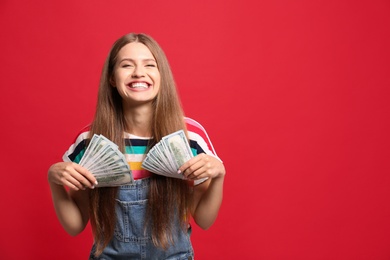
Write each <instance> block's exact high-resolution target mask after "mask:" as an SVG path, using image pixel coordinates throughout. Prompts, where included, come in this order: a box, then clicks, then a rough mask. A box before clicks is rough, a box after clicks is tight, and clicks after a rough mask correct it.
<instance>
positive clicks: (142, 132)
mask: <svg viewBox="0 0 390 260" xmlns="http://www.w3.org/2000/svg"><path fill="white" fill-rule="evenodd" d="M152 115H153V111H152V106H151V105H144V106H138V107H131V108H125V120H126V131H127V132H129V133H130V134H133V135H136V136H140V137H151V135H152V133H151V121H152Z"/></svg>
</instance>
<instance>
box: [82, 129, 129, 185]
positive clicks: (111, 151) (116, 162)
mask: <svg viewBox="0 0 390 260" xmlns="http://www.w3.org/2000/svg"><path fill="white" fill-rule="evenodd" d="M79 164H80V165H81V166H83V167H84V168H86V169H87V170H88V171H90V172H91V173H92V174H93V175H94V176H95V177H96V179H97V181H98V187H113V186H120V185H123V184H128V183H132V182H133V181H134V178H133V175H132V172H131V169H130V166H129V164H128V163H127V160H126V157H125V156H124V154H123V153H122V152H121V151H120V150H119V149H118V146H117V145H116V144H115V143H113V142H112V141H111V140H109V139H108V138H106V137H105V136H103V135H96V134H95V135H94V136H93V137H92V138H91V141H90V143H89V145H88V147H87V149H86V150H85V153H84V155H83V157H82V158H81V160H80V162H79Z"/></svg>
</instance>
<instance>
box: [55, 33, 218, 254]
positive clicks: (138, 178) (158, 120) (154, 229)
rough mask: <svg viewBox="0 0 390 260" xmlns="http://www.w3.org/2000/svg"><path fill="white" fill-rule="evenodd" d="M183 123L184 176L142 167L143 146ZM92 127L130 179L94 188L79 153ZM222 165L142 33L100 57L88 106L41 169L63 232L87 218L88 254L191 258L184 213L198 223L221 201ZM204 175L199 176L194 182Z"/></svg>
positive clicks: (207, 220)
mask: <svg viewBox="0 0 390 260" xmlns="http://www.w3.org/2000/svg"><path fill="white" fill-rule="evenodd" d="M181 129H182V130H184V131H185V133H186V135H187V138H188V141H189V143H190V146H191V148H192V151H193V153H194V157H193V158H192V159H190V160H189V161H187V162H186V163H184V164H183V165H182V166H181V167H180V168H179V172H180V173H181V174H183V175H184V176H186V177H187V180H185V181H184V180H181V179H176V178H168V177H164V176H161V175H158V174H154V173H151V172H149V171H146V170H145V169H142V167H141V163H142V160H143V159H144V157H145V154H146V153H147V151H148V150H149V149H150V148H151V147H153V145H154V144H156V143H157V142H159V141H160V140H161V139H162V137H163V136H166V135H168V134H171V133H173V132H175V131H177V130H181ZM94 134H102V135H104V136H105V137H107V138H109V139H110V140H111V141H113V142H114V143H116V144H117V145H118V146H119V148H120V149H121V151H122V152H123V153H124V154H125V156H126V159H127V161H128V163H129V165H130V168H131V170H132V173H133V176H134V179H135V181H134V183H129V184H124V185H122V186H119V187H105V188H102V187H96V185H97V182H96V178H95V177H94V176H93V174H91V173H90V172H89V171H88V170H86V169H85V168H83V167H81V166H80V165H79V164H78V162H79V158H80V157H81V156H82V154H83V152H84V151H85V149H86V147H87V145H88V142H89V140H90V139H91V137H92V136H93V135H94ZM224 178H225V168H224V166H223V164H222V162H221V160H220V159H219V158H218V157H217V155H216V153H215V151H214V148H213V146H212V144H211V141H210V140H209V138H208V135H207V133H206V131H205V129H204V128H203V127H202V126H201V125H200V124H199V123H197V122H196V121H195V120H193V119H190V118H187V117H184V113H183V110H182V107H181V105H180V100H179V98H178V95H177V91H176V86H175V83H174V79H173V76H172V73H171V70H170V67H169V64H168V60H167V58H166V56H165V54H164V52H163V50H162V49H161V48H160V46H159V45H158V44H157V42H156V41H154V40H153V39H152V38H151V37H150V36H148V35H145V34H133V33H132V34H128V35H125V36H123V37H121V38H120V39H118V40H117V41H116V42H115V43H114V45H113V46H112V48H111V51H110V53H109V55H108V57H107V60H106V62H105V64H104V68H103V71H102V75H101V81H100V87H99V91H98V101H97V106H96V113H95V117H94V120H93V122H92V123H91V125H90V126H89V127H88V128H86V129H84V130H83V131H81V133H80V134H79V135H78V136H77V138H76V140H75V142H74V144H72V145H71V146H70V148H69V150H68V151H66V152H65V154H64V157H63V162H58V163H55V164H53V165H52V166H51V167H50V168H49V171H48V181H49V184H50V188H51V192H52V199H53V203H54V208H55V210H56V213H57V217H58V219H59V221H60V223H61V224H62V226H63V227H64V229H65V230H66V231H67V232H68V233H69V234H71V235H77V234H79V233H80V232H82V231H83V230H84V229H85V227H86V225H87V223H88V221H90V223H91V227H92V231H93V235H94V245H93V247H92V249H91V254H90V259H133V258H135V259H192V258H193V256H194V252H193V248H192V245H191V241H190V238H189V234H190V232H189V231H190V230H189V229H190V226H189V221H190V218H193V219H194V221H195V223H196V224H197V225H199V226H200V227H201V228H203V229H207V228H209V227H210V226H211V225H212V224H213V223H214V221H215V219H216V217H217V215H218V211H219V209H220V205H221V203H222V195H223V183H224ZM202 179H207V180H206V181H203V182H202V181H201V180H202Z"/></svg>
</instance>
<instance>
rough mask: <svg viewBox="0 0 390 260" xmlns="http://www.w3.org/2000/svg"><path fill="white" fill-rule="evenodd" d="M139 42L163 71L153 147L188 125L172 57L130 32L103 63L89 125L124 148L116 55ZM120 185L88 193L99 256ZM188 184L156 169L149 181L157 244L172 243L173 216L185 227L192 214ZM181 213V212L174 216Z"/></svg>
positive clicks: (150, 221)
mask: <svg viewBox="0 0 390 260" xmlns="http://www.w3.org/2000/svg"><path fill="white" fill-rule="evenodd" d="M131 42H140V43H142V44H144V45H145V46H146V47H148V48H149V50H150V51H151V53H152V54H153V56H154V58H155V59H156V62H157V67H158V69H159V72H160V75H161V82H160V90H159V93H158V95H157V96H156V98H155V100H154V101H153V110H154V111H153V116H152V118H151V120H152V121H151V122H152V124H151V128H152V129H151V133H152V136H153V140H152V142H151V143H150V145H149V146H150V147H151V146H152V145H154V144H155V143H157V142H158V141H160V140H161V138H162V137H163V136H165V135H168V134H170V133H172V132H175V131H177V130H180V129H183V130H186V127H185V123H184V117H183V116H184V113H183V110H182V107H181V104H180V100H179V97H178V94H177V90H176V85H175V82H174V78H173V75H172V72H171V69H170V66H169V63H168V60H167V58H166V56H165V54H164V52H163V50H162V49H161V47H160V46H159V45H158V43H157V42H156V41H155V40H154V39H152V38H151V37H150V36H148V35H145V34H134V33H131V34H127V35H124V36H122V37H121V38H119V39H118V40H117V41H116V42H115V43H114V44H113V46H112V48H111V50H110V53H109V55H108V57H107V59H106V62H105V64H104V67H103V71H102V75H101V79H100V86H99V92H98V99H97V106H96V113H95V118H94V120H93V122H92V125H91V131H90V137H92V136H93V134H102V135H104V136H106V137H107V138H109V139H110V140H112V141H113V142H114V143H116V144H117V145H118V146H119V147H120V148H121V149H122V151H124V146H125V144H124V138H123V136H124V135H123V133H124V131H125V129H126V123H125V119H124V111H123V107H122V99H121V96H120V95H119V93H118V91H117V88H114V87H112V85H111V83H110V82H111V80H112V78H113V75H114V69H115V64H116V62H117V54H118V52H119V51H120V50H121V48H122V47H123V46H125V45H126V44H128V43H131ZM117 192H118V188H98V189H94V190H91V192H90V210H89V211H90V221H91V227H92V230H93V234H94V240H95V243H96V252H95V254H96V255H100V254H101V253H102V251H103V249H104V248H105V247H106V246H107V245H108V243H109V242H110V240H111V239H112V237H113V234H114V229H115V224H116V222H115V221H116V218H115V213H114V212H115V198H116V196H117ZM190 199H191V195H190V188H189V186H188V184H187V183H186V182H185V181H182V180H179V179H175V178H166V177H162V176H159V175H155V174H153V175H152V177H151V180H150V187H149V198H148V208H147V215H146V220H145V223H146V227H145V228H146V229H149V230H150V231H151V233H152V240H153V243H154V244H155V245H156V246H159V247H161V248H167V247H168V246H169V244H171V243H173V241H174V235H173V221H172V220H173V219H178V220H179V221H180V225H181V227H182V228H185V227H186V223H187V222H188V218H189V205H190V203H191V202H190ZM175 214H177V215H175Z"/></svg>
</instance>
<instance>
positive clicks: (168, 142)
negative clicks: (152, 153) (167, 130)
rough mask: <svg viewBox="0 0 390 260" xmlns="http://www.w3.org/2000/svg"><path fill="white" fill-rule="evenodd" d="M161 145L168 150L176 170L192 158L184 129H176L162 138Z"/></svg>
mask: <svg viewBox="0 0 390 260" xmlns="http://www.w3.org/2000/svg"><path fill="white" fill-rule="evenodd" d="M162 143H163V146H164V147H166V149H168V150H169V151H170V153H169V154H170V155H171V160H172V159H173V162H174V163H175V166H176V171H177V170H178V169H179V167H180V166H182V165H183V164H184V163H185V162H186V161H188V160H189V159H191V158H192V153H191V148H190V146H189V144H188V141H187V138H186V136H185V134H184V131H182V130H181V131H177V132H175V133H172V134H170V135H167V136H164V137H163V138H162Z"/></svg>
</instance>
